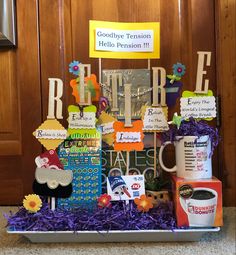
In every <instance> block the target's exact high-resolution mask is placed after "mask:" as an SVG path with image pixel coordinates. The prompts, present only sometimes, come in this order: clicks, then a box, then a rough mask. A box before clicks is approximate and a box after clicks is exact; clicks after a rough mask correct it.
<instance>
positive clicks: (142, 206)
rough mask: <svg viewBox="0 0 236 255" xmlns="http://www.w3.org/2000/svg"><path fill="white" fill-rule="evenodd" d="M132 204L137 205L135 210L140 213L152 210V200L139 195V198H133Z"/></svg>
mask: <svg viewBox="0 0 236 255" xmlns="http://www.w3.org/2000/svg"><path fill="white" fill-rule="evenodd" d="M134 203H135V204H136V205H137V209H138V210H139V211H140V212H148V211H149V210H150V209H151V208H153V204H152V198H150V197H147V196H146V195H141V196H140V198H135V199H134Z"/></svg>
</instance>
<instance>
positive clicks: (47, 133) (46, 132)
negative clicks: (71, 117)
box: [35, 129, 67, 140]
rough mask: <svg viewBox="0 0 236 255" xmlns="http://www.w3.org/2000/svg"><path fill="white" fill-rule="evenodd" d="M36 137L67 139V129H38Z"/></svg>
mask: <svg viewBox="0 0 236 255" xmlns="http://www.w3.org/2000/svg"><path fill="white" fill-rule="evenodd" d="M35 133H36V136H35V137H36V138H39V139H62V140H63V139H66V136H67V130H56V129H36V131H35Z"/></svg>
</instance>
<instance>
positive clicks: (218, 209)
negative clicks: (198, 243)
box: [171, 175, 223, 227]
mask: <svg viewBox="0 0 236 255" xmlns="http://www.w3.org/2000/svg"><path fill="white" fill-rule="evenodd" d="M171 179H172V191H173V200H174V205H175V214H176V219H177V225H178V227H186V226H187V227H219V226H222V225H223V218H222V183H221V181H220V180H218V179H217V178H215V177H213V178H212V179H199V180H187V179H183V178H179V177H176V175H172V177H171Z"/></svg>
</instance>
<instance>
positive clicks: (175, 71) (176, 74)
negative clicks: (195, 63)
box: [167, 62, 186, 84]
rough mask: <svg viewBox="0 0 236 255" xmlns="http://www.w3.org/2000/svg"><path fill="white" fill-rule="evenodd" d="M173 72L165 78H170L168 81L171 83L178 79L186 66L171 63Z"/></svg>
mask: <svg viewBox="0 0 236 255" xmlns="http://www.w3.org/2000/svg"><path fill="white" fill-rule="evenodd" d="M172 68H173V74H172V75H171V74H169V75H167V78H169V79H170V83H171V84H173V83H174V82H175V81H180V80H181V77H182V76H183V75H184V74H185V71H186V67H185V65H183V64H181V63H179V62H177V63H176V64H174V65H173V67H172Z"/></svg>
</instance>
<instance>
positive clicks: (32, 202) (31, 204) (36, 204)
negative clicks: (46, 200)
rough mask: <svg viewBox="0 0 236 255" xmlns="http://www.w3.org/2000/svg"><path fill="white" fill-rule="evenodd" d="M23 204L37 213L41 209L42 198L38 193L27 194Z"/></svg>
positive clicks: (29, 210)
mask: <svg viewBox="0 0 236 255" xmlns="http://www.w3.org/2000/svg"><path fill="white" fill-rule="evenodd" d="M23 206H24V207H25V209H26V210H27V211H28V212H30V213H36V212H37V211H39V210H40V209H41V206H42V200H41V199H40V197H39V196H38V195H35V194H30V195H28V196H25V199H24V200H23Z"/></svg>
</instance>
